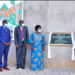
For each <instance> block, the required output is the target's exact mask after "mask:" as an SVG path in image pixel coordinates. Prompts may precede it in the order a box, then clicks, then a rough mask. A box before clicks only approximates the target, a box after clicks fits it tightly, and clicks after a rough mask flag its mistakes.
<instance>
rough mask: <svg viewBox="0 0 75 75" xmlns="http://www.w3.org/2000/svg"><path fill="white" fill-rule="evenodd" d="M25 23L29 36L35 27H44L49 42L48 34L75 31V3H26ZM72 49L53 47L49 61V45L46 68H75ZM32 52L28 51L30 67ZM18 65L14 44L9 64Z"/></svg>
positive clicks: (27, 61) (27, 59)
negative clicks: (38, 25)
mask: <svg viewBox="0 0 75 75" xmlns="http://www.w3.org/2000/svg"><path fill="white" fill-rule="evenodd" d="M24 21H25V24H26V25H27V26H28V29H29V35H30V36H31V34H32V33H33V32H34V31H35V25H37V24H40V25H41V26H42V32H43V33H44V35H45V37H46V41H47V40H48V35H47V33H46V32H50V31H53V32H74V31H75V1H25V2H24ZM71 52H72V48H71V47H64V46H51V53H52V59H50V60H47V45H46V47H45V51H44V66H45V67H46V68H75V62H74V61H71ZM30 57H31V50H30V45H29V46H28V49H27V58H26V66H30V63H31V62H30ZM15 63H16V50H15V45H14V42H12V44H11V47H10V52H9V64H15Z"/></svg>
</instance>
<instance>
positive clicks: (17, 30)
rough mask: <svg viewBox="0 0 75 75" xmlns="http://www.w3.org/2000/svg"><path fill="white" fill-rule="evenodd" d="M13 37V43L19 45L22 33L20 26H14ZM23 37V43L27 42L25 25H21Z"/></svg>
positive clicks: (27, 35) (27, 36)
mask: <svg viewBox="0 0 75 75" xmlns="http://www.w3.org/2000/svg"><path fill="white" fill-rule="evenodd" d="M14 34H15V35H14V39H15V45H16V44H18V46H19V47H21V45H22V34H21V29H20V26H18V27H16V28H15V32H14ZM23 37H24V45H25V44H26V43H28V40H29V34H28V28H27V27H26V26H23Z"/></svg>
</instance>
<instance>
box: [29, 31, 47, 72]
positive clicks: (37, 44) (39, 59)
mask: <svg viewBox="0 0 75 75" xmlns="http://www.w3.org/2000/svg"><path fill="white" fill-rule="evenodd" d="M29 43H31V44H33V49H34V50H31V69H32V70H33V71H37V70H43V50H42V49H43V45H44V44H46V41H45V37H44V35H43V34H40V35H38V34H36V33H35V32H34V33H32V35H31V39H30V40H29Z"/></svg>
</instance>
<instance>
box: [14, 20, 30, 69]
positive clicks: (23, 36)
mask: <svg viewBox="0 0 75 75" xmlns="http://www.w3.org/2000/svg"><path fill="white" fill-rule="evenodd" d="M19 24H20V26H18V27H16V28H15V33H14V38H15V45H16V58H17V69H19V68H20V67H21V68H22V69H24V68H25V59H26V50H27V46H28V40H29V34H28V28H27V27H26V26H23V25H24V21H23V20H20V21H19Z"/></svg>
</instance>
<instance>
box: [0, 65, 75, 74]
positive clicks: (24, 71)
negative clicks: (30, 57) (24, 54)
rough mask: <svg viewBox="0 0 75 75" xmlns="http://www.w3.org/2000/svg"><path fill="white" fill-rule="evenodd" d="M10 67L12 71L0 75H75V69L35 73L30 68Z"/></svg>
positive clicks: (49, 69) (50, 69)
mask: <svg viewBox="0 0 75 75" xmlns="http://www.w3.org/2000/svg"><path fill="white" fill-rule="evenodd" d="M8 67H9V68H10V71H6V70H3V72H0V75H75V69H55V68H47V69H44V70H43V71H36V72H33V71H32V70H31V68H29V67H26V69H21V68H20V69H16V67H15V66H13V65H10V66H8Z"/></svg>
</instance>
